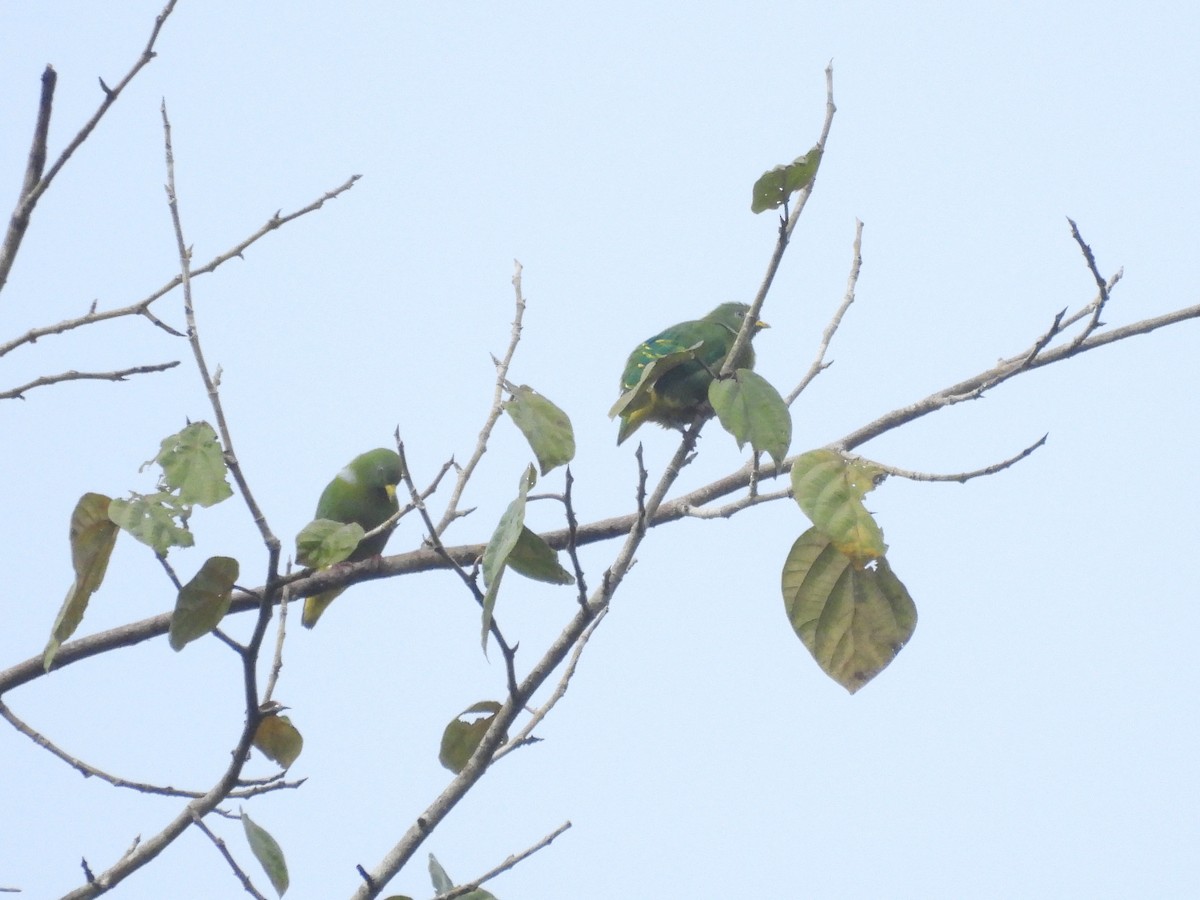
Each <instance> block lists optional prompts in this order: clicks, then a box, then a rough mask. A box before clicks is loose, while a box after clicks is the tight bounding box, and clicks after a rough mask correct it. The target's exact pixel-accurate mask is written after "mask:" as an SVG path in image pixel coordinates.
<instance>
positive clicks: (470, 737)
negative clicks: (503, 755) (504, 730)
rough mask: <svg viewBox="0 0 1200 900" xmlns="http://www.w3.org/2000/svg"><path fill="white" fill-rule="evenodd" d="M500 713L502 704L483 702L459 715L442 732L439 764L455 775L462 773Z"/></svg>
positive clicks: (492, 701)
mask: <svg viewBox="0 0 1200 900" xmlns="http://www.w3.org/2000/svg"><path fill="white" fill-rule="evenodd" d="M499 711H500V704H499V703H497V702H496V701H495V700H481V701H479V702H478V703H476V704H475V705H474V706H471V707H469V708H467V709H465V710H463V711H462V712H461V713H459V714H458V718H456V719H455V720H454V721H453V722H451V723H450V724H449V725H447V726H446V729H445V731H443V732H442V747H441V749H440V750H439V751H438V762H440V763H441V764H442V765H443V766H445V767H446V768H447V769H449V770H450V771H451V772H453V773H454V774H455V775H457V774H458V773H459V772H461V771H462V770H463V766H465V765H466V764H467V761H468V760H469V759H470V758H471V756H472V755H473V754H474V753H475V748H477V747H478V746H479V742H480V741H482V740H483V736H484V735H485V734H487V730H488V729H489V728H490V727H491V725H492V722H493V721H494V720H495V718H496V713H498V712H499Z"/></svg>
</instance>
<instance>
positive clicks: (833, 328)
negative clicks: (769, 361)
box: [785, 219, 863, 406]
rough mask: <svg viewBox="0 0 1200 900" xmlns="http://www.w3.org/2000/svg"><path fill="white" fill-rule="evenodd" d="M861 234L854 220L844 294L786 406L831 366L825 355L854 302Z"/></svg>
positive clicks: (861, 229) (859, 260) (831, 363)
mask: <svg viewBox="0 0 1200 900" xmlns="http://www.w3.org/2000/svg"><path fill="white" fill-rule="evenodd" d="M862 233H863V223H862V222H860V221H859V220H858V219H855V220H854V259H853V260H852V261H851V263H850V275H849V277H848V278H847V279H846V293H845V295H844V296H843V297H842V302H841V304H840V305H839V306H838V308H837V310H836V311H835V312H834V314H833V318H832V319H830V320H829V324H828V325H826V326H825V331H824V332H822V334H821V343H820V346H818V347H817V358H816V359H814V360H813V362H812V365H811V366H809V367H808V371H807V372H805V373H804V377H803V378H801V379H800V383H799V384H798V385H796V386H795V387H794V388H793V389H792V392H791V393H790V394H788V395H787V397H786V398H785V401H786V402H787V405H788V406H791V405H792V404H793V403H795V402H796V398H797V397H799V396H800V394H802V393H803V392H804V389H805V388H807V387H808V385H809V384H810V383H811V382H812V380H813V379H814V378H816V377H817V375H819V374H820V373H821V372H823V371H825V370H826V369H828V368H829V367H830V366H831V365H833V361H832V360H830V361H829V362H826V361H825V354H826V353H827V352H828V351H829V345H830V343H832V342H833V336H834V335H835V334H837V330H838V328H839V327H840V326H841V324H842V317H843V316H845V315H846V310H848V309H849V308H850V304H851V303H853V302H854V291H855V288H856V287H857V285H858V273H859V272H860V271H862Z"/></svg>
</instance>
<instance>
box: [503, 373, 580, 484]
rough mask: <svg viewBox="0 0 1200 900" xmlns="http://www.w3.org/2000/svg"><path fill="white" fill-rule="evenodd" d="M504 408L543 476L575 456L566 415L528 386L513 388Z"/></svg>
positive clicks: (568, 420)
mask: <svg viewBox="0 0 1200 900" xmlns="http://www.w3.org/2000/svg"><path fill="white" fill-rule="evenodd" d="M503 408H504V411H505V412H506V413H508V414H509V416H511V417H512V420H513V422H514V423H515V424H516V426H517V427H518V428H519V429H521V433H522V434H524V435H525V439H526V440H527V441H529V446H530V447H531V448H533V453H534V456H536V457H537V461H538V468H540V469H541V472H542V474H543V475H545V474H546V473H548V472H549V471H550V470H551V469H554V468H556V467H557V466H561V465H563V464H564V463H569V462H570V461H571V460H572V459H574V458H575V431H574V430H573V429H572V428H571V420H570V419H569V418H567V414H566V413H565V412H563V411H562V410H561V409H559V408H558V407H557V406H555V405H554V404H553V403H551V402H550V401H549V400H547V399H546V398H545V397H543V396H542V395H541V394H539V393H538V392H537V391H535V390H534V389H533V388H531V387H529V386H528V385H524V384H523V385H521V386H519V387H516V388H513V397H512V399H511V400H509V401H508V402H506V403H504V404H503Z"/></svg>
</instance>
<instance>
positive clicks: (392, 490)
mask: <svg viewBox="0 0 1200 900" xmlns="http://www.w3.org/2000/svg"><path fill="white" fill-rule="evenodd" d="M383 489H384V490H385V491H387V495H388V499H389V500H395V499H396V485H394V484H385V485H384V486H383Z"/></svg>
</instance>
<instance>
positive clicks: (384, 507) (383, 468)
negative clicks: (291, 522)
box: [300, 447, 401, 628]
mask: <svg viewBox="0 0 1200 900" xmlns="http://www.w3.org/2000/svg"><path fill="white" fill-rule="evenodd" d="M400 479H401V468H400V456H399V454H397V453H396V451H395V450H387V449H385V448H382V447H381V448H379V449H378V450H371V451H369V452H367V453H364V454H362V455H361V456H356V457H355V458H354V459H353V460H352V461H351V463H350V464H349V465H348V466H346V468H344V469H342V471H340V472H338V474H337V477H336V478H334V479H333V481H331V482H329V486H328V487H326V488H325V490H324V491H322V493H321V499H320V500H318V501H317V514H316V516H315V518H318V519H331V520H332V521H334V522H341V523H343V524H347V525H348V524H350V523H351V522H356V523H358V524H359V525H361V526H362V528H363V530H364V531H371V530H372V529H374V528H378V527H379V526H380V525H382V524H383V523H384V522H386V521H387V520H388V519H389V518H391V517H392V516H393V515H395V513H396V511H397V510H398V509H399V508H400V504H399V503H398V502H397V500H396V486H397V485H398V484H399V483H400ZM389 537H391V533H390V532H388V533H385V534H377V535H375V536H374V537H370V538H367V539H366V540H364V541H362V542H360V543H359V545H358V546H357V547H355V548H354V552H353V553H351V554H350V555H349V556H348V557H347V558H346V560H345V561H346V562H359V561H361V560H364V559H370V558H371V557H372V556H378V555H379V554H381V553H382V552H383V548H384V547H385V546H386V545H387V542H388V538H389ZM344 590H345V588H335V589H334V590H331V591H325V592H324V593H321V594H315V595H313V596H311V597H308V598H306V599H305V601H304V615H303V616H302V617H301V619H300V622H301V624H303V625H304V627H305V628H312V627H313V626H314V625H316V624H317V619H319V618H320V617H321V613H323V612H325V608H326V607H327V606H329V604H330V603H332V602H333V601H334V600H335V599H336V598H337V597H338V596H339V595H340V594H341V593H342V592H343V591H344Z"/></svg>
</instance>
